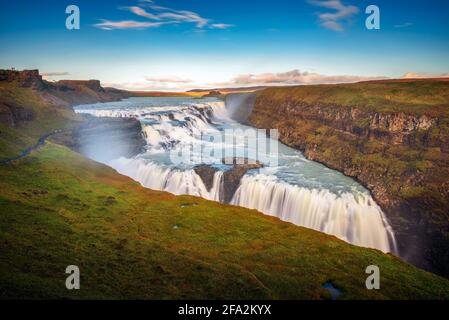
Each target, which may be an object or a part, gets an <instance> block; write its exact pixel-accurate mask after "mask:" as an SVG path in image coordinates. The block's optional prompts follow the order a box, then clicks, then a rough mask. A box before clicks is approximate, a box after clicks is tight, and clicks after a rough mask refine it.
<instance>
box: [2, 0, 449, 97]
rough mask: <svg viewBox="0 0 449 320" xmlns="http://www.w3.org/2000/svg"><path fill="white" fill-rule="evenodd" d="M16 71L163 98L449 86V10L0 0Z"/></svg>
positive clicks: (445, 5)
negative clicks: (375, 14)
mask: <svg viewBox="0 0 449 320" xmlns="http://www.w3.org/2000/svg"><path fill="white" fill-rule="evenodd" d="M69 5H77V6H78V7H79V10H80V29H79V30H68V29H67V28H66V19H67V17H68V16H69V14H66V7H67V6H69ZM369 5H376V6H377V7H378V8H379V9H380V29H379V30H368V29H367V28H366V26H365V20H366V19H367V17H368V16H369V14H367V13H365V10H366V8H367V7H368V6H369ZM11 67H14V68H16V69H39V70H40V72H41V74H44V75H45V78H47V79H49V80H60V79H99V80H101V82H102V83H103V84H104V85H108V86H114V87H118V88H123V89H133V90H165V91H172V90H175V91H184V90H189V89H192V88H206V87H207V88H212V87H241V86H253V85H292V84H314V83H338V82H354V81H360V80H367V79H381V78H402V77H432V76H449V1H447V0H426V1H422V0H408V1H405V0H396V1H393V0H276V1H273V0H259V1H255V0H245V1H243V0H226V1H225V0H152V1H151V0H109V1H103V0H40V1H29V0H14V1H9V0H0V68H11Z"/></svg>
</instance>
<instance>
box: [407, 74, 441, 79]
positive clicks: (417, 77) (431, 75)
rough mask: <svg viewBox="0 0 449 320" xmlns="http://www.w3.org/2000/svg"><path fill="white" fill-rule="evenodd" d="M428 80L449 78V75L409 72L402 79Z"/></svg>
mask: <svg viewBox="0 0 449 320" xmlns="http://www.w3.org/2000/svg"><path fill="white" fill-rule="evenodd" d="M426 78H449V72H448V73H439V74H432V73H425V72H407V73H406V74H404V75H403V76H402V79H426Z"/></svg>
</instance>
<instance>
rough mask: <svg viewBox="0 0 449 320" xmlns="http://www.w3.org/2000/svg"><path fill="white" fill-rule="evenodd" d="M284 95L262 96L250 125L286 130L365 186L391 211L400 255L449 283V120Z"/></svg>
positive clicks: (311, 153)
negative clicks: (448, 280) (311, 100)
mask: <svg viewBox="0 0 449 320" xmlns="http://www.w3.org/2000/svg"><path fill="white" fill-rule="evenodd" d="M448 85H449V83H448ZM448 89H449V88H448ZM276 90H277V89H268V90H265V91H262V92H260V93H258V94H257V98H256V99H255V101H254V104H253V106H251V114H250V116H249V118H248V120H247V123H249V124H250V125H253V126H255V127H258V128H270V129H271V128H273V129H278V130H279V136H280V141H281V142H283V143H284V144H287V145H289V146H291V147H294V148H297V149H299V150H301V151H303V153H304V155H305V156H306V157H307V158H309V159H311V160H314V161H318V162H321V163H323V164H325V165H327V166H328V167H330V168H333V169H336V170H338V171H341V172H343V173H344V174H345V175H347V176H350V177H353V178H355V179H356V180H358V181H360V182H361V183H362V184H363V185H364V186H365V187H367V188H368V189H369V190H370V191H371V192H372V194H373V196H374V198H375V199H376V201H377V203H378V204H379V205H380V206H381V207H382V209H383V210H384V211H385V212H386V214H387V217H388V220H389V222H390V224H391V225H392V226H393V229H394V231H395V235H396V237H397V242H398V245H399V254H400V256H401V257H403V258H404V259H406V260H408V261H409V262H411V263H414V264H416V265H418V266H420V267H424V268H426V269H428V270H431V271H434V272H437V273H439V274H442V275H445V276H446V277H448V276H449V255H448V254H447V252H449V209H448V208H449V125H448V124H449V120H448V117H447V115H446V114H445V113H443V114H440V115H439V114H438V113H437V112H429V113H428V114H426V112H424V113H423V112H420V113H414V112H406V111H404V110H401V111H394V110H391V111H381V112H379V111H377V110H375V108H362V107H359V106H354V105H352V106H351V105H344V104H332V103H321V102H320V101H319V99H317V100H315V101H314V102H313V103H311V102H310V101H307V99H298V98H295V97H293V96H289V95H288V91H287V90H285V89H283V90H285V91H284V92H283V93H282V95H279V93H278V91H276ZM242 107H246V106H244V105H243V106H242ZM438 107H439V108H440V106H438ZM446 108H447V106H446ZM437 110H441V109H437Z"/></svg>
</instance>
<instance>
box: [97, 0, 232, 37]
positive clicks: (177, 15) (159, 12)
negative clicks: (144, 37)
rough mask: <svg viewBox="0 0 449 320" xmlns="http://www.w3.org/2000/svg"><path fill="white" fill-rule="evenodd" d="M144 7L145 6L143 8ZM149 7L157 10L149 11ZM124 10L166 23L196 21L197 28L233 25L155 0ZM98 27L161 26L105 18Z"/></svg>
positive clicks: (124, 8)
mask: <svg viewBox="0 0 449 320" xmlns="http://www.w3.org/2000/svg"><path fill="white" fill-rule="evenodd" d="M143 7H144V8H143ZM148 8H149V9H151V10H153V11H156V12H149V10H148ZM121 9H123V10H128V11H130V12H132V13H133V14H135V15H137V16H139V17H142V18H146V19H149V20H153V21H157V22H164V23H165V24H176V23H194V24H195V26H196V28H199V29H201V28H205V27H208V28H210V29H227V28H230V27H232V26H233V25H231V24H226V23H212V20H211V19H207V18H204V17H202V16H200V15H199V14H198V13H195V12H193V11H187V10H174V9H170V8H167V7H162V6H158V5H156V4H155V2H154V1H151V0H141V1H140V7H139V6H130V7H122V8H121ZM95 26H96V27H98V28H101V29H105V30H112V29H146V28H151V27H155V26H160V24H156V23H155V22H151V23H150V22H140V21H134V20H127V21H115V22H114V21H109V20H103V23H98V24H96V25H95Z"/></svg>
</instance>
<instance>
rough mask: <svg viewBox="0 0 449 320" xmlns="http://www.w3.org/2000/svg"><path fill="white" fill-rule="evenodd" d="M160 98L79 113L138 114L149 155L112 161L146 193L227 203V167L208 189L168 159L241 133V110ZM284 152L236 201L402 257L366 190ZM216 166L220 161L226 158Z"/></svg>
mask: <svg viewBox="0 0 449 320" xmlns="http://www.w3.org/2000/svg"><path fill="white" fill-rule="evenodd" d="M245 97H246V98H245V99H246V100H242V99H241V98H240V97H236V98H233V97H230V98H229V99H231V98H232V99H234V100H232V103H230V104H231V105H232V104H235V105H236V106H237V105H240V104H242V103H245V104H247V105H248V106H250V104H251V99H252V98H253V96H252V95H247V96H245ZM236 99H237V100H236ZM160 101H162V100H157V99H154V98H153V99H149V100H132V99H130V100H124V101H121V102H113V103H110V104H101V105H102V106H106V108H104V107H101V108H98V106H97V105H86V106H83V107H81V108H80V109H79V110H77V112H83V113H90V114H92V115H94V116H99V117H136V118H138V119H139V120H140V121H141V124H142V129H143V135H144V136H145V138H146V141H147V150H146V152H145V153H144V154H142V155H140V156H138V157H136V158H134V159H125V158H120V159H116V160H113V161H110V162H108V163H107V164H108V165H110V166H111V167H113V168H114V169H116V170H117V171H118V172H119V173H121V174H123V175H126V176H129V177H131V178H132V179H134V180H136V181H138V182H139V183H140V184H141V185H142V186H144V187H146V188H150V189H154V190H160V191H167V192H170V193H173V194H175V195H181V194H186V195H192V196H198V197H202V198H205V199H208V200H213V201H223V193H224V187H223V184H224V183H225V181H224V180H223V171H221V170H225V169H223V168H221V170H218V171H216V172H215V174H214V177H213V183H212V187H211V189H210V190H208V189H207V187H206V186H205V184H204V182H203V181H202V179H201V177H200V176H199V175H198V174H197V173H196V172H195V170H194V168H193V166H194V164H193V165H188V166H181V165H176V164H174V163H173V162H172V161H171V159H170V157H169V154H170V151H172V150H178V149H180V148H181V147H183V146H185V145H188V146H190V145H195V146H198V145H201V146H205V145H207V146H208V147H213V146H215V145H214V143H217V142H208V141H204V140H200V139H199V136H201V134H204V133H208V134H215V133H220V132H221V131H220V129H222V128H223V127H225V128H228V127H233V128H241V125H240V124H238V123H237V122H235V121H233V120H231V118H232V119H236V114H237V111H238V110H240V109H241V108H240V107H235V108H234V109H235V110H234V109H232V108H230V110H228V109H227V107H225V105H224V103H223V102H221V101H212V102H207V103H206V102H195V103H192V100H189V103H188V104H181V105H175V106H174V105H171V104H170V103H172V101H173V100H164V101H166V102H165V103H166V104H165V105H163V104H161V102H160ZM108 105H110V107H109V108H108V107H107V106H108ZM247 109H248V108H247ZM245 110H246V109H245ZM238 116H239V117H243V116H244V114H243V113H242V112H240V113H239V114H238ZM237 118H238V117H237ZM220 126H221V128H220ZM224 146H225V147H226V148H231V147H235V146H233V145H231V146H228V145H227V144H226V145H224ZM221 147H222V146H221ZM279 152H280V154H279V159H280V160H281V162H282V163H280V164H279V166H273V167H270V166H269V165H267V166H266V167H265V168H264V169H263V171H260V172H259V173H258V174H255V173H254V172H253V173H247V174H246V175H245V176H244V177H243V178H242V180H241V182H240V185H239V187H238V189H237V191H236V192H235V194H234V196H233V198H232V200H231V204H233V205H237V206H242V207H246V208H250V209H257V210H258V211H260V212H263V213H265V214H268V215H271V216H275V217H278V218H279V219H281V220H284V221H287V222H291V223H294V224H296V225H299V226H303V227H307V228H311V229H315V230H318V231H321V232H324V233H327V234H331V235H334V236H336V237H338V238H340V239H342V240H344V241H347V242H349V243H352V244H355V245H358V246H363V247H369V248H376V249H379V250H382V251H383V252H396V244H395V239H394V234H393V231H392V228H391V227H390V226H389V224H388V222H387V220H386V218H385V216H384V214H383V212H382V210H381V209H380V207H379V206H378V205H377V204H376V203H375V202H374V200H373V199H372V197H371V196H370V195H369V193H368V192H367V191H366V190H364V189H363V188H362V187H361V186H359V185H358V184H357V183H356V182H355V181H353V180H351V179H348V178H347V177H344V176H343V175H342V174H340V173H338V172H336V171H333V170H330V169H327V168H324V167H322V166H321V165H319V164H317V163H314V162H313V161H309V160H306V159H305V158H304V156H303V155H302V154H301V153H300V152H298V151H295V150H293V149H291V148H288V147H286V146H283V147H282V148H281V149H279ZM193 157H194V158H195V161H196V160H197V159H200V160H199V161H200V162H201V161H202V162H201V163H205V162H204V160H205V158H202V157H199V156H198V155H197V154H193ZM206 160H209V159H207V158H206ZM215 160H216V159H215ZM196 162H198V161H196ZM218 162H220V163H221V158H218ZM196 164H200V163H196ZM262 173H264V174H262Z"/></svg>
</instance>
